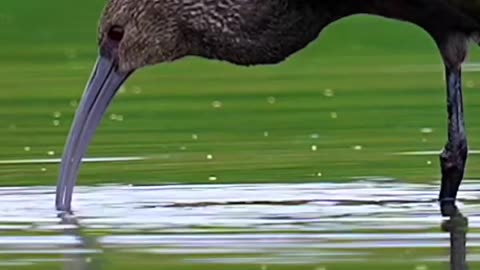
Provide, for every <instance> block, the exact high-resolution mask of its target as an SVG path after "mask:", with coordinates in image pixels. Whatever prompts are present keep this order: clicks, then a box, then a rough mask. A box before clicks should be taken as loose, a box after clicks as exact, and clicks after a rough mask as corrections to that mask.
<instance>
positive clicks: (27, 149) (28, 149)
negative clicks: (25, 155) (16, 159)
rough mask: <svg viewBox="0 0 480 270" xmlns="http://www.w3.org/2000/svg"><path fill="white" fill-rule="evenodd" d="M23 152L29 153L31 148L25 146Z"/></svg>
mask: <svg viewBox="0 0 480 270" xmlns="http://www.w3.org/2000/svg"><path fill="white" fill-rule="evenodd" d="M23 150H25V152H30V150H32V148H30V146H25V147H24V148H23Z"/></svg>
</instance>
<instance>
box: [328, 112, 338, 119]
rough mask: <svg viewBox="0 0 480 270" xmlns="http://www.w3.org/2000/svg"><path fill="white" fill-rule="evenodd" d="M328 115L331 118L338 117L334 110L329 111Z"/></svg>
mask: <svg viewBox="0 0 480 270" xmlns="http://www.w3.org/2000/svg"><path fill="white" fill-rule="evenodd" d="M330 117H331V118H332V119H337V118H338V114H337V113H336V112H331V113H330Z"/></svg>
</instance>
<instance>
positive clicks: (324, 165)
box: [0, 0, 480, 185]
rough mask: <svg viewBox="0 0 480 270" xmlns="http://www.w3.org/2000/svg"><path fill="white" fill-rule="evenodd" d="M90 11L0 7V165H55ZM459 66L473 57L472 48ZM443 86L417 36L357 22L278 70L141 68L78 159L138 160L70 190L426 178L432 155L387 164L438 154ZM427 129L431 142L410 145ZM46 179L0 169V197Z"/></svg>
mask: <svg viewBox="0 0 480 270" xmlns="http://www.w3.org/2000/svg"><path fill="white" fill-rule="evenodd" d="M102 6H103V1H82V2H75V1H59V0H52V1H48V3H44V2H39V1H27V2H21V3H20V2H18V1H6V2H5V3H2V9H1V11H0V35H1V36H2V37H3V38H2V42H1V44H0V59H1V61H0V78H1V80H0V89H1V91H0V138H1V142H2V145H3V146H2V151H0V160H11V159H15V160H17V159H43V158H59V157H60V155H61V152H62V149H63V145H64V142H65V138H66V136H67V133H68V130H69V126H70V124H71V121H72V118H73V113H74V111H75V104H76V102H77V101H78V100H79V98H80V96H81V93H82V91H83V87H84V85H85V83H86V80H87V79H88V76H89V73H90V69H91V67H92V65H93V63H94V59H95V57H96V40H95V39H96V22H97V17H98V15H99V13H100V11H101V9H102ZM44 14H49V15H48V16H44ZM367 29H368V31H367ZM470 58H471V62H472V63H475V61H476V59H479V58H478V53H477V50H474V53H473V54H472V56H471V57H470ZM475 70H478V66H476V65H472V66H470V67H468V68H467V69H466V74H465V82H466V86H465V88H466V89H465V99H466V114H467V115H466V119H467V125H468V132H469V139H470V140H469V142H470V144H471V147H472V148H473V149H475V148H480V146H478V145H479V139H478V138H480V136H479V135H480V129H479V127H480V119H479V118H478V117H475V115H478V114H479V113H480V111H479V110H480V106H478V105H479V103H480V92H478V91H476V88H477V87H478V84H479V82H478V79H476V77H478V76H476V74H475V72H474V71H475ZM442 78H443V71H442V65H441V61H440V58H439V57H438V53H437V51H436V48H435V45H434V44H433V42H432V41H431V40H430V38H429V37H427V35H426V34H425V33H423V32H422V31H421V30H419V29H417V28H415V27H414V26H411V25H408V24H403V23H398V22H393V21H388V20H385V19H381V18H375V17H362V16H357V17H353V18H348V19H345V20H343V21H340V22H338V23H336V24H335V25H333V26H332V27H330V28H328V29H327V30H326V31H325V32H324V33H323V34H322V36H321V38H320V39H319V40H317V41H316V42H314V43H313V44H312V45H311V46H309V47H308V48H307V49H305V50H303V51H302V52H300V53H298V54H297V55H295V56H294V57H292V58H290V59H289V60H287V61H286V62H284V63H282V64H280V65H276V66H263V67H253V68H241V67H235V66H232V65H229V64H226V63H219V62H209V61H205V60H201V59H196V58H187V59H184V60H182V61H180V62H178V63H175V64H166V65H161V66H157V67H153V68H148V69H144V70H141V71H139V72H138V73H136V74H135V75H134V76H133V78H132V79H131V80H130V81H129V82H128V83H127V85H126V86H125V88H124V89H123V91H122V92H121V93H120V94H119V95H118V96H117V98H116V100H115V102H114V103H113V106H112V107H111V108H110V110H109V111H108V114H107V117H106V118H105V120H104V121H103V123H102V125H101V127H100V129H99V131H98V133H97V135H96V137H95V138H94V141H93V144H92V145H91V147H90V150H89V153H88V156H89V157H112V156H113V157H123V156H141V157H149V159H147V160H145V161H142V162H136V163H122V164H120V163H107V164H98V163H97V164H86V165H85V166H83V168H82V171H81V175H80V183H81V184H85V185H90V184H99V183H124V184H163V183H209V179H210V177H211V176H212V175H213V176H215V177H216V178H217V181H218V182H219V183H246V182H249V183H254V182H256V183H258V182H263V183H265V182H292V181H294V182H319V181H320V182H321V181H325V180H328V181H346V180H348V179H349V178H350V177H353V176H358V175H360V176H362V175H386V176H389V177H394V178H396V179H402V180H404V181H415V182H422V181H430V180H432V179H438V176H439V168H438V167H439V166H438V158H437V157H436V156H435V155H431V156H397V155H391V153H395V152H402V151H424V150H425V151H430V150H438V149H440V148H441V147H442V146H443V144H444V142H445V138H446V130H445V126H446V106H445V99H446V98H445V93H444V92H445V90H444V81H443V80H442ZM425 128H427V130H431V132H430V133H422V130H423V129H425ZM193 138H196V139H193ZM312 146H315V147H316V149H317V151H312ZM359 146H360V148H359ZM25 149H28V151H25ZM355 149H361V150H355ZM49 153H50V154H52V155H49ZM208 155H212V157H213V158H212V159H208V158H207V157H208ZM477 162H478V157H477V156H476V155H472V156H471V158H470V159H469V168H468V171H467V177H471V178H476V177H478V176H479V174H480V169H479V167H478V166H475V164H476V163H477ZM319 173H321V175H322V176H321V177H319V175H320V174H319ZM57 174H58V165H56V164H50V165H49V164H47V165H44V166H42V165H41V164H36V165H32V166H23V165H4V166H0V185H38V184H42V185H46V184H48V185H50V184H54V183H55V181H56V178H57Z"/></svg>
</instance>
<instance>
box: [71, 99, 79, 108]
mask: <svg viewBox="0 0 480 270" xmlns="http://www.w3.org/2000/svg"><path fill="white" fill-rule="evenodd" d="M77 106H78V101H76V100H72V101H70V107H73V108H76V107H77Z"/></svg>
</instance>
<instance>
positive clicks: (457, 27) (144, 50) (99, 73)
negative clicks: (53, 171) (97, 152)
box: [57, 0, 480, 214]
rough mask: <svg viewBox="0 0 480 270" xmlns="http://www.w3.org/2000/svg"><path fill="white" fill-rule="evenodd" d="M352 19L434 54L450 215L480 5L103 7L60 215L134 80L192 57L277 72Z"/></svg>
mask: <svg viewBox="0 0 480 270" xmlns="http://www.w3.org/2000/svg"><path fill="white" fill-rule="evenodd" d="M355 14H371V15H377V16H383V17H386V18H391V19H396V20H401V21H406V22H409V23H412V24H415V25H417V26H419V27H421V28H422V29H424V30H425V31H426V32H427V33H429V34H430V35H431V37H432V38H433V39H434V41H435V42H436V44H437V45H438V47H439V50H440V53H441V55H442V58H443V60H444V63H445V67H446V75H447V90H448V94H447V97H448V113H449V127H448V138H449V139H448V143H447V145H446V147H445V151H444V152H443V153H442V155H441V164H442V189H441V192H440V201H441V202H442V212H443V213H444V214H445V213H447V212H451V211H449V210H446V208H449V209H452V206H453V208H454V201H455V198H456V194H457V191H458V186H459V185H460V182H461V180H462V178H463V173H464V167H465V162H466V158H467V141H466V133H465V130H464V121H463V100H462V91H461V64H462V63H463V61H464V60H465V57H466V55H467V51H468V47H467V43H468V41H469V40H471V39H473V40H475V41H478V37H479V36H480V0H478V1H477V0H388V1H386V0H362V1H359V0H110V2H109V3H108V5H107V8H106V9H105V11H104V14H103V16H102V20H101V22H100V35H99V46H100V58H99V61H98V63H97V67H96V69H95V72H94V73H93V76H92V78H91V81H90V83H89V85H88V88H87V92H86V94H85V97H84V101H83V102H82V105H81V107H80V108H79V111H78V113H77V116H76V121H75V124H74V126H73V129H72V131H71V134H70V138H69V141H68V144H67V147H66V152H65V153H64V159H63V163H62V170H61V176H60V181H59V185H58V189H57V208H58V209H60V210H70V203H71V195H72V190H73V186H74V184H75V181H76V177H77V174H78V169H79V166H80V160H81V157H82V156H83V155H84V154H85V151H86V149H87V146H88V143H89V141H90V140H91V138H92V136H93V134H94V131H95V128H96V126H97V125H98V124H99V122H100V120H101V116H102V115H103V113H104V112H105V110H106V108H107V106H108V104H109V103H110V101H111V99H112V98H113V96H114V95H115V93H116V91H117V90H118V88H119V87H120V85H121V84H122V83H123V82H124V81H125V80H126V79H127V78H128V77H129V76H130V74H131V73H133V72H134V71H135V70H137V69H139V68H141V67H144V66H147V65H153V64H158V63H163V62H169V61H174V60H178V59H180V58H183V57H185V56H190V55H192V56H200V57H204V58H208V59H216V60H222V61H228V62H231V63H234V64H239V65H245V66H249V65H258V64H274V63H278V62H281V61H283V60H284V59H286V58H287V57H289V56H290V55H292V54H294V53H295V52H297V51H299V50H301V49H302V48H304V47H305V46H307V45H308V44H309V43H310V42H312V41H313V40H315V39H316V38H317V37H318V36H319V34H320V33H321V31H322V30H323V29H324V28H325V27H326V26H328V25H329V24H331V23H333V22H335V21H337V20H339V19H341V18H345V17H348V16H351V15H355ZM363 31H369V29H364V30H363ZM392 34H394V33H392Z"/></svg>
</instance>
